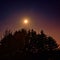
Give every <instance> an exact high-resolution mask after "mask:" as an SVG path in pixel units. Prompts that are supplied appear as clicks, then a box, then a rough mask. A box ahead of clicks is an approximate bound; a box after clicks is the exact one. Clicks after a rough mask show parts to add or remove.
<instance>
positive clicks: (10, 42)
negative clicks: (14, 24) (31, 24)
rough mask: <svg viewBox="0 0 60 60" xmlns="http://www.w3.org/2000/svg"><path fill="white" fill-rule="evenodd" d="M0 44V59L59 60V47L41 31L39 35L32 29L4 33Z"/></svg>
mask: <svg viewBox="0 0 60 60" xmlns="http://www.w3.org/2000/svg"><path fill="white" fill-rule="evenodd" d="M0 44H1V45H0V59H21V60H25V59H26V60H32V59H33V60H45V59H46V60H60V57H59V56H60V49H58V47H59V45H58V44H57V43H56V41H55V40H54V39H53V38H52V37H51V36H47V35H46V34H45V33H44V31H43V30H41V33H40V34H37V33H36V31H34V30H33V29H32V30H28V31H26V30H25V29H21V30H19V31H15V32H14V34H12V32H10V31H6V32H5V36H4V37H3V38H2V39H1V41H0Z"/></svg>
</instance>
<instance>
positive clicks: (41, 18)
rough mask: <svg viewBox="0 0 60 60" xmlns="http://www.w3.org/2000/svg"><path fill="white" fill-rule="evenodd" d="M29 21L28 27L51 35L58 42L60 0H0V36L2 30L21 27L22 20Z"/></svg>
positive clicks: (59, 32) (59, 37)
mask: <svg viewBox="0 0 60 60" xmlns="http://www.w3.org/2000/svg"><path fill="white" fill-rule="evenodd" d="M25 18H27V19H28V20H29V21H30V23H29V24H30V25H29V28H33V29H35V30H36V31H37V32H40V30H41V29H43V30H44V32H45V33H46V34H47V35H51V36H52V37H54V39H55V40H56V41H57V42H58V43H59V44H60V1H58V0H20V1H18V0H0V37H2V35H3V33H4V31H5V30H6V29H7V30H8V29H10V30H11V31H12V32H13V31H15V30H18V29H20V28H22V27H23V24H22V20H23V19H25Z"/></svg>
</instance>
